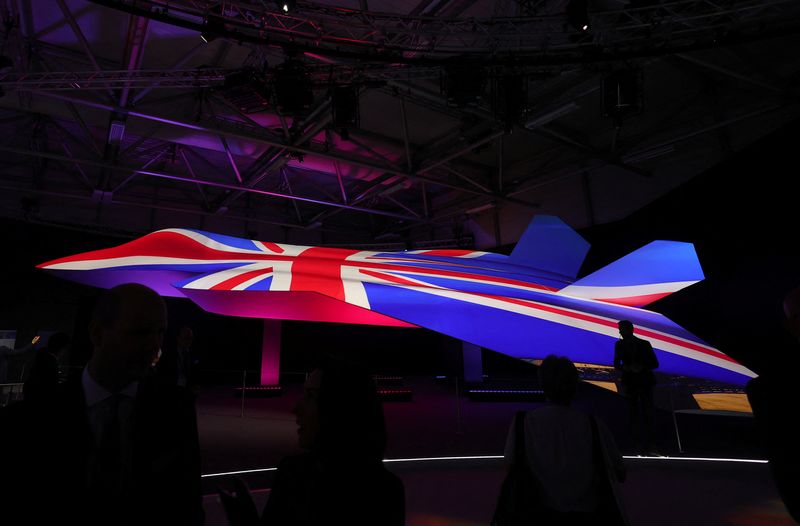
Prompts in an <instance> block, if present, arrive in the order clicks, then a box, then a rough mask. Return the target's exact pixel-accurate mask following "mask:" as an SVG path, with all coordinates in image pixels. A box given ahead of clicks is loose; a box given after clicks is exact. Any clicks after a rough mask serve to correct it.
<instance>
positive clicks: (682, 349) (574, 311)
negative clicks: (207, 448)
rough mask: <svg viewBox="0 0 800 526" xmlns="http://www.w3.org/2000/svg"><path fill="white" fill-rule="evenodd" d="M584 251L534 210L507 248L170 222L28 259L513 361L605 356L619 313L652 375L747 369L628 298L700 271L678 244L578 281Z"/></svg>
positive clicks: (98, 281) (95, 278) (727, 376)
mask: <svg viewBox="0 0 800 526" xmlns="http://www.w3.org/2000/svg"><path fill="white" fill-rule="evenodd" d="M588 250H589V244H588V243H587V242H586V241H585V240H584V239H583V238H581V237H580V235H579V234H578V233H577V232H575V231H574V230H572V229H571V228H570V227H569V226H567V225H566V224H565V223H563V222H562V221H561V220H560V219H558V218H556V217H554V216H536V217H535V218H534V219H533V221H532V222H531V224H530V225H529V226H528V229H527V230H526V231H525V233H524V234H523V236H522V238H521V239H520V240H519V242H518V243H517V245H516V247H515V248H514V250H513V252H512V254H511V255H510V256H505V255H500V254H494V253H490V252H480V251H474V250H412V251H404V252H375V251H365V250H351V249H343V248H328V247H309V246H297V245H289V244H284V243H268V242H261V241H253V240H249V239H240V238H236V237H231V236H226V235H220V234H214V233H210V232H203V231H200V230H190V229H180V228H170V229H165V230H159V231H156V232H153V233H151V234H148V235H146V236H143V237H141V238H138V239H135V240H133V241H131V242H128V243H125V244H123V245H120V246H118V247H114V248H108V249H103V250H97V251H93V252H86V253H83V254H77V255H74V256H68V257H64V258H61V259H57V260H54V261H49V262H47V263H43V264H41V265H38V267H39V268H41V269H44V270H46V271H48V272H50V273H53V274H55V275H57V276H59V277H62V278H66V279H69V280H72V281H77V282H80V283H84V284H88V285H92V286H96V287H103V288H110V287H113V286H115V285H118V284H121V283H130V282H137V283H141V284H144V285H147V286H149V287H151V288H153V289H155V290H156V291H157V292H159V293H160V294H162V295H164V296H173V297H184V298H189V299H190V300H192V301H193V302H195V303H196V304H198V305H199V306H200V307H202V308H203V309H205V310H206V311H209V312H214V313H218V314H225V315H230V316H245V317H254V318H268V319H269V318H271V319H290V320H306V321H324V322H338V323H360V324H370V325H389V326H405V327H424V328H427V329H430V330H433V331H437V332H440V333H443V334H447V335H449V336H452V337H454V338H457V339H460V340H463V341H467V342H470V343H472V344H475V345H479V346H481V347H485V348H487V349H491V350H494V351H498V352H501V353H504V354H507V355H510V356H513V357H517V358H526V359H528V358H533V359H535V358H541V357H544V356H546V355H548V354H558V355H564V356H568V357H569V358H570V359H572V360H574V361H575V362H582V363H593V364H599V365H611V364H613V356H614V342H615V341H616V339H617V338H618V337H619V333H618V330H617V322H618V321H619V320H623V319H627V320H630V321H631V322H633V324H634V326H635V327H636V335H637V336H639V337H640V338H644V339H647V340H649V341H650V342H651V343H652V345H653V349H654V350H655V352H656V354H657V356H658V360H659V362H660V368H659V371H660V372H662V373H668V374H675V375H685V376H693V377H698V378H705V379H710V380H714V381H719V382H725V383H731V384H737V385H743V384H744V383H746V382H747V380H749V379H750V378H752V377H754V376H755V373H753V372H752V371H750V370H749V369H747V368H745V367H744V366H742V365H741V364H739V363H738V362H736V361H735V360H733V359H732V358H730V357H729V356H727V355H725V354H724V353H722V352H720V351H719V350H718V349H715V348H714V347H712V346H710V345H708V344H706V343H704V342H703V341H702V340H701V339H699V338H698V337H697V336H695V335H693V334H691V333H690V332H688V331H686V330H685V329H683V328H681V327H680V326H679V325H677V324H676V323H674V322H672V321H671V320H669V319H667V318H666V317H665V316H663V315H661V314H659V313H657V312H653V311H649V310H646V309H643V308H641V307H643V306H645V305H647V304H649V303H651V302H653V301H655V300H657V299H659V298H662V297H664V296H667V295H669V294H671V293H673V292H676V291H678V290H680V289H682V288H684V287H687V286H689V285H692V284H694V283H697V282H698V281H701V280H703V279H704V275H703V271H702V269H701V267H700V263H699V261H698V259H697V255H696V253H695V250H694V246H693V245H692V244H691V243H682V242H676V241H653V242H652V243H650V244H648V245H645V246H644V247H642V248H640V249H638V250H636V251H634V252H632V253H630V254H628V255H627V256H624V257H623V258H621V259H619V260H617V261H615V262H613V263H611V264H610V265H608V266H606V267H604V268H602V269H600V270H598V271H596V272H594V273H592V274H590V275H588V276H584V277H582V278H580V279H577V273H578V271H579V269H580V266H581V264H582V262H583V260H584V257H585V256H586V253H587V252H588Z"/></svg>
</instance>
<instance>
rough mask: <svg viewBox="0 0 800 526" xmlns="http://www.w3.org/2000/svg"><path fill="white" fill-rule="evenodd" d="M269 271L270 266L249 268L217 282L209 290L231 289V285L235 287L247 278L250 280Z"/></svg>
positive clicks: (270, 270)
mask: <svg viewBox="0 0 800 526" xmlns="http://www.w3.org/2000/svg"><path fill="white" fill-rule="evenodd" d="M269 272H272V267H267V268H260V269H256V270H251V271H249V272H242V273H241V274H239V275H237V276H233V277H232V278H228V279H226V280H225V281H222V282H220V283H217V284H216V285H214V286H213V287H211V289H210V290H232V289H233V287H235V286H236V285H241V284H242V283H244V282H245V281H247V280H250V279H252V278H254V277H256V276H260V275H262V274H267V273H269Z"/></svg>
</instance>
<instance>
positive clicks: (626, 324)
mask: <svg viewBox="0 0 800 526" xmlns="http://www.w3.org/2000/svg"><path fill="white" fill-rule="evenodd" d="M617 325H618V326H619V327H628V328H629V329H633V323H631V321H630V320H620V321H619V323H617Z"/></svg>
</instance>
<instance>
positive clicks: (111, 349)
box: [88, 283, 167, 392]
mask: <svg viewBox="0 0 800 526" xmlns="http://www.w3.org/2000/svg"><path fill="white" fill-rule="evenodd" d="M166 325H167V309H166V305H165V304H164V300H163V299H161V297H160V296H159V295H158V294H157V293H156V292H155V291H153V290H152V289H149V288H147V287H145V286H144V285H139V284H136V283H128V284H125V285H118V286H116V287H114V288H112V289H110V290H108V291H106V292H105V293H104V294H103V296H101V297H100V299H99V300H98V302H97V305H96V306H95V309H94V311H93V313H92V321H91V323H90V325H89V336H90V338H91V341H92V346H93V349H94V352H93V354H92V357H91V359H90V360H89V364H88V368H89V374H90V375H91V376H92V378H93V379H94V380H95V381H96V382H97V383H98V384H100V385H102V386H103V387H105V388H106V389H108V390H109V391H112V392H116V391H118V390H120V389H122V388H123V387H125V386H126V385H128V384H130V383H131V382H135V381H138V380H141V379H142V378H143V377H144V376H145V374H147V371H148V370H149V369H150V367H151V366H152V364H153V362H154V361H155V360H156V358H157V356H158V352H159V350H160V349H161V342H162V340H163V337H164V330H165V329H166Z"/></svg>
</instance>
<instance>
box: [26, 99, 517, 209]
mask: <svg viewBox="0 0 800 526" xmlns="http://www.w3.org/2000/svg"><path fill="white" fill-rule="evenodd" d="M37 93H38V92H37ZM40 95H43V96H47V97H49V98H53V99H56V100H63V101H67V102H73V103H75V104H78V105H85V106H88V107H93V108H96V109H104V110H107V111H114V110H116V111H119V112H121V113H124V114H127V115H130V116H132V117H137V118H141V119H144V120H149V121H153V122H160V123H162V124H166V125H171V126H175V127H179V128H184V129H189V130H194V131H199V132H205V133H210V134H214V135H219V134H223V135H225V136H227V137H236V138H239V139H244V140H250V141H254V142H259V143H262V144H266V145H269V146H275V147H278V148H282V149H285V150H287V151H293V152H299V153H302V154H307V155H314V156H316V157H320V158H323V159H330V160H332V161H340V162H343V163H347V164H351V165H353V166H360V167H362V168H367V169H370V170H374V171H376V172H389V173H392V174H394V175H399V176H402V177H406V178H409V179H411V180H414V181H419V182H426V183H430V184H431V185H436V186H440V187H445V188H451V189H453V190H458V191H460V192H465V193H470V194H477V195H485V196H487V197H492V198H494V199H498V200H501V201H508V202H512V203H516V204H520V205H523V206H531V203H528V202H526V201H522V200H520V199H515V198H513V197H509V196H505V195H499V194H495V193H491V192H490V193H487V192H484V191H482V190H479V189H472V188H466V187H463V186H459V185H455V184H452V183H449V182H447V181H442V180H440V179H437V178H434V177H429V176H426V175H422V174H421V173H420V171H417V172H412V173H409V172H406V171H403V170H398V169H397V168H395V167H392V166H386V165H381V164H376V163H375V161H374V160H373V159H365V158H363V157H358V156H354V155H348V154H344V153H341V152H333V151H328V150H326V149H325V147H324V145H316V144H309V145H295V144H287V143H286V142H285V141H284V140H283V139H282V138H279V137H278V136H276V135H274V134H273V133H271V132H269V131H268V130H265V129H264V128H256V127H254V126H249V125H246V124H245V123H235V122H229V121H222V120H215V121H208V120H206V121H203V122H197V123H193V122H188V121H183V120H180V119H174V118H169V117H162V116H158V115H154V114H150V113H147V112H141V111H135V110H124V109H122V108H114V107H113V106H109V105H107V104H102V103H99V102H94V101H89V100H85V99H81V98H77V97H69V96H65V95H60V94H55V93H48V92H41V93H40ZM473 147H474V146H473ZM439 164H441V163H439ZM430 169H431V166H427V167H423V169H422V171H427V170H430Z"/></svg>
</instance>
